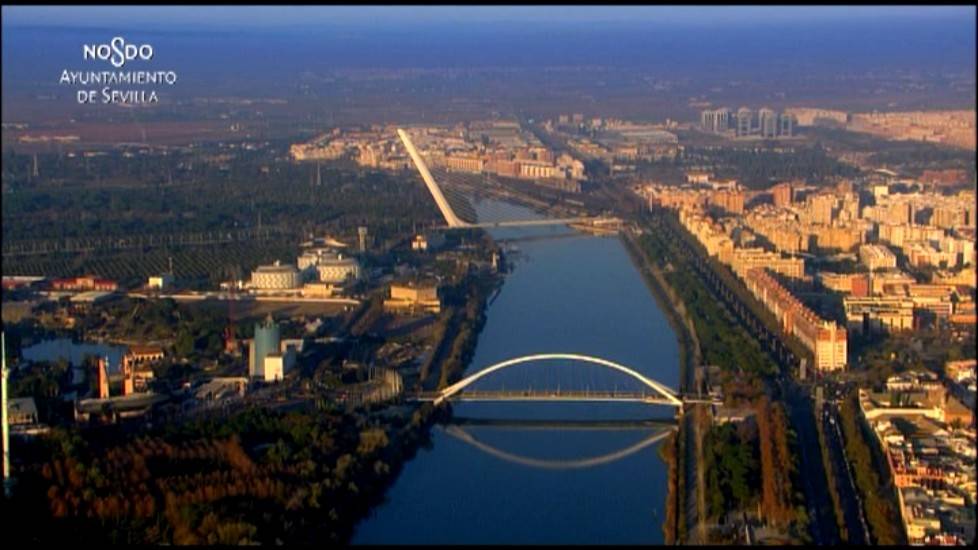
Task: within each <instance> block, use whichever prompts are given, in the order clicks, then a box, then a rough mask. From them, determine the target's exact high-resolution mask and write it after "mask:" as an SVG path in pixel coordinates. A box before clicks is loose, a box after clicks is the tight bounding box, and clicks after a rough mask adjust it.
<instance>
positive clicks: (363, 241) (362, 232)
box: [357, 225, 367, 254]
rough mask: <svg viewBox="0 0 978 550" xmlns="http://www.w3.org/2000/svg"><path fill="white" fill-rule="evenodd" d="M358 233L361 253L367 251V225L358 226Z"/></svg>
mask: <svg viewBox="0 0 978 550" xmlns="http://www.w3.org/2000/svg"><path fill="white" fill-rule="evenodd" d="M357 235H359V236H360V253H361V254H363V253H364V252H366V251H367V227H366V226H363V225H361V226H360V227H358V228H357Z"/></svg>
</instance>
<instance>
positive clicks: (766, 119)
mask: <svg viewBox="0 0 978 550" xmlns="http://www.w3.org/2000/svg"><path fill="white" fill-rule="evenodd" d="M757 119H758V120H757V122H758V126H759V127H760V129H761V137H765V138H775V137H777V136H778V117H777V115H776V114H775V113H774V111H772V110H771V109H768V108H767V107H764V108H763V109H761V110H760V111H758V112H757Z"/></svg>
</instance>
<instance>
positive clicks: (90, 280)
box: [51, 275, 119, 292]
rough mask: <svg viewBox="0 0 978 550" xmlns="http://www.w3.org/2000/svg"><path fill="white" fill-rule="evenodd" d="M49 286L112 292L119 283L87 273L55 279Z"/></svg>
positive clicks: (58, 288)
mask: <svg viewBox="0 0 978 550" xmlns="http://www.w3.org/2000/svg"><path fill="white" fill-rule="evenodd" d="M51 288H52V289H54V290H103V291H109V292H114V291H116V290H118V289H119V284H118V283H116V282H115V281H112V280H110V279H100V278H98V277H94V276H91V275H87V276H85V277H72V278H68V279H55V280H53V281H51Z"/></svg>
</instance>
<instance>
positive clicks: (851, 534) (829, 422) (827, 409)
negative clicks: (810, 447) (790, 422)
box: [820, 402, 871, 545]
mask: <svg viewBox="0 0 978 550" xmlns="http://www.w3.org/2000/svg"><path fill="white" fill-rule="evenodd" d="M821 413H822V414H821V415H820V421H821V422H822V433H824V434H825V443H826V445H827V446H828V449H827V450H828V452H829V458H830V460H831V461H832V471H833V472H834V473H835V481H836V488H837V490H838V493H839V500H840V501H841V505H842V517H843V521H844V522H845V525H846V531H847V532H848V540H847V541H846V542H847V543H848V544H865V545H869V544H871V542H870V539H869V528H868V527H867V525H866V518H865V517H863V508H862V502H861V500H860V498H859V492H858V491H857V490H856V483H855V480H854V479H853V477H852V469H851V468H850V467H849V461H848V460H846V454H845V444H844V443H843V441H844V439H843V437H842V430H841V428H840V420H839V411H838V407H837V406H836V405H835V404H834V403H831V402H826V403H823V404H822V411H821Z"/></svg>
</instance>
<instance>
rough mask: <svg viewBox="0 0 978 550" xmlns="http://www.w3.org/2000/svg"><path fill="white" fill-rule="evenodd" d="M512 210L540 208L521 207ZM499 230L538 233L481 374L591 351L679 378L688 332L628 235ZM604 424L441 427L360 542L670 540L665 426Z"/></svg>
mask: <svg viewBox="0 0 978 550" xmlns="http://www.w3.org/2000/svg"><path fill="white" fill-rule="evenodd" d="M499 207H500V204H499V203H497V202H494V201H482V203H480V204H477V205H476V210H477V211H478V212H480V216H481V215H482V213H483V212H486V211H488V210H490V209H491V210H493V211H498V210H499ZM505 210H507V211H508V212H510V213H511V215H513V216H514V217H515V216H520V217H522V218H524V219H526V218H531V217H538V216H535V215H533V214H532V212H529V211H528V210H526V209H522V208H517V207H513V206H511V205H506V206H505ZM492 235H493V237H494V238H496V239H497V240H498V239H516V238H518V237H536V238H533V239H526V240H518V239H517V240H513V241H511V243H510V244H509V245H508V246H510V247H514V246H515V247H518V251H516V252H515V253H513V254H510V258H509V259H510V261H511V262H512V264H514V265H512V272H511V273H508V274H507V275H506V280H505V283H504V285H503V286H502V289H501V291H500V293H499V295H498V296H497V298H496V299H495V300H494V301H493V302H492V303H491V305H490V306H489V309H488V312H487V320H486V324H485V326H484V328H483V331H482V333H481V334H480V335H479V340H478V345H477V347H476V350H475V354H474V357H473V360H472V363H471V364H470V365H469V366H468V370H467V371H466V372H467V373H473V372H477V371H478V370H481V369H482V368H484V367H486V366H488V365H491V364H493V363H496V362H499V361H502V360H505V359H509V358H513V357H517V356H523V355H528V354H534V353H545V352H564V353H580V354H588V355H593V356H596V357H600V358H604V359H608V360H611V361H615V362H618V363H620V364H623V365H625V366H628V367H631V368H633V369H635V370H637V371H639V372H641V373H642V374H644V375H646V376H649V377H651V378H653V379H655V380H657V381H659V382H662V383H664V384H666V385H668V386H670V387H672V388H674V389H675V388H677V387H678V384H679V351H678V344H677V341H676V336H675V334H674V332H673V331H672V328H671V327H670V325H669V323H668V321H667V320H666V317H665V315H664V314H663V313H662V311H660V309H659V306H658V304H657V303H656V302H655V299H654V298H653V296H652V295H651V293H650V292H649V290H648V288H647V287H646V286H645V284H644V282H643V280H642V277H641V274H640V273H639V272H638V270H637V269H636V267H635V266H634V264H633V263H632V262H631V260H630V258H629V256H628V253H627V251H626V250H625V248H624V246H623V244H622V243H621V241H620V240H619V239H618V237H594V236H587V235H574V234H571V231H570V230H569V229H568V228H566V227H535V228H506V229H493V230H492ZM574 367H575V368H576V369H578V371H575V372H576V374H575V376H576V377H577V378H578V379H581V378H582V377H584V379H585V380H591V381H597V382H605V383H609V384H610V382H609V381H610V380H614V381H615V383H616V384H617V383H618V381H622V383H626V382H627V381H628V380H625V379H626V378H627V376H626V377H624V378H623V376H624V375H622V374H620V373H617V372H614V371H610V370H606V369H604V368H601V367H595V366H587V365H582V364H578V365H574ZM561 368H563V367H561ZM556 370H557V369H556V368H553V367H550V368H541V367H534V366H533V365H530V364H527V365H521V366H519V367H513V368H512V369H508V370H505V371H499V373H498V376H496V375H493V376H492V378H494V379H495V383H496V384H497V387H496V388H494V389H498V385H502V386H504V387H509V388H515V387H518V386H519V385H520V384H523V385H524V386H525V385H526V384H527V383H528V382H527V381H531V382H533V383H535V382H541V383H546V382H547V380H544V379H545V378H547V377H553V376H556V375H555V374H554V372H556ZM560 372H568V373H570V372H571V371H560ZM534 376H536V377H537V378H536V379H534V378H533V377H534ZM587 377H590V378H587ZM489 378H490V377H489V376H487V377H486V379H485V380H486V383H487V384H488V383H489V382H488V379H489ZM571 378H574V376H570V375H568V378H566V380H568V382H566V383H568V384H569V383H570V382H569V380H570V379H571ZM599 378H603V379H604V380H598V379H599ZM480 383H482V382H481V381H480ZM549 383H550V384H553V383H554V382H553V380H549ZM557 383H560V381H558V382H557ZM673 413H674V411H673V410H672V409H671V408H667V407H657V406H648V405H642V404H623V403H603V404H602V403H579V404H572V403H517V404H513V403H455V404H453V417H454V418H455V419H466V418H467V419H473V418H474V419H493V420H502V421H504V420H507V419H520V420H523V421H525V420H540V419H573V420H598V419H601V420H622V421H624V420H639V419H664V420H670V419H671V417H672V415H673ZM459 422H463V421H462V420H459ZM496 424H502V425H496ZM602 426H603V427H590V428H589V427H587V426H578V425H576V424H575V425H569V426H557V427H554V426H544V427H532V426H523V425H520V426H507V425H505V422H501V423H500V422H496V423H495V424H490V425H485V424H475V425H466V424H464V423H462V424H461V425H458V424H454V423H453V424H451V425H448V426H443V425H439V426H436V427H435V428H434V430H433V433H432V445H431V447H430V448H428V449H421V450H419V451H418V454H417V455H416V456H415V457H414V459H413V460H411V461H410V462H409V463H407V464H405V465H404V468H403V470H402V471H401V473H400V475H399V477H398V479H397V481H396V482H395V483H394V485H393V486H392V487H391V488H390V489H389V490H388V492H387V495H386V500H385V502H384V503H383V504H382V505H380V506H379V507H377V508H376V509H375V510H374V511H373V512H372V514H371V515H370V516H369V517H367V518H366V519H364V520H363V521H362V522H361V523H360V525H359V526H358V527H357V530H356V532H355V534H354V537H353V540H352V542H353V543H354V544H384V543H387V544H394V543H401V544H440V543H461V544H494V543H495V544H503V543H507V544H520V543H524V544H535V543H537V544H539V543H553V544H561V543H565V544H566V543H583V544H595V543H610V544H662V543H663V532H662V522H663V521H664V519H665V506H666V491H667V479H666V478H667V466H666V464H665V463H664V462H663V461H662V459H661V458H660V457H659V455H658V453H657V444H655V443H654V442H653V441H654V438H655V436H656V435H657V434H662V433H664V432H663V431H662V429H658V428H651V427H648V426H645V425H642V426H635V425H631V424H628V423H624V422H623V423H622V424H621V425H619V426H617V427H609V426H604V425H602Z"/></svg>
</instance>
